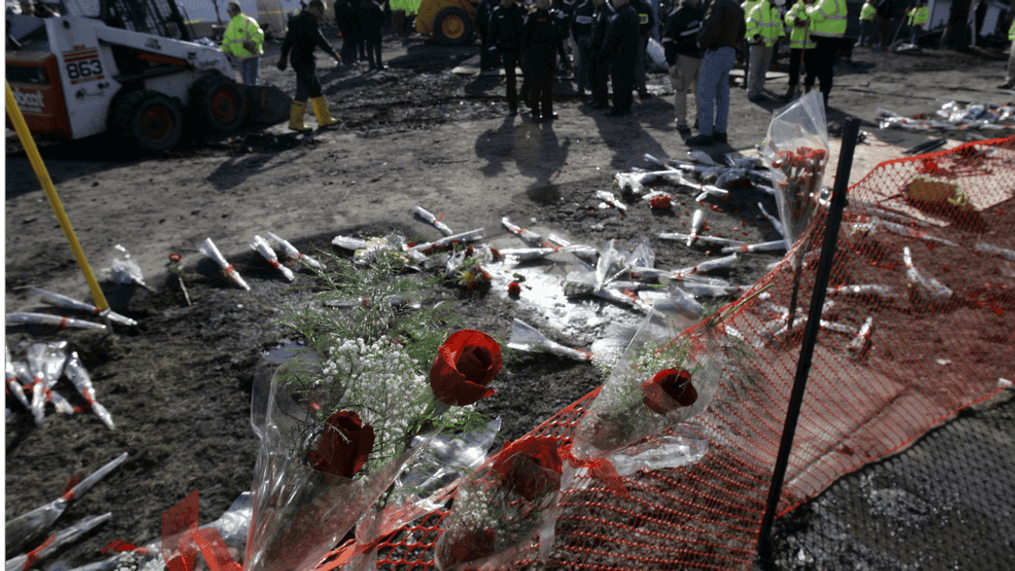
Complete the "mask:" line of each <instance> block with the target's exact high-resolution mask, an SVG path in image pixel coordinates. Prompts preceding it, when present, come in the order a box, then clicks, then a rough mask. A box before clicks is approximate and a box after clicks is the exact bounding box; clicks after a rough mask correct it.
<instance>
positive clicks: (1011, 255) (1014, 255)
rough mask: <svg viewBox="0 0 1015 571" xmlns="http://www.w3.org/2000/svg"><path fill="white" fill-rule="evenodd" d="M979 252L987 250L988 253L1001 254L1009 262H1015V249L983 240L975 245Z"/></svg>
mask: <svg viewBox="0 0 1015 571" xmlns="http://www.w3.org/2000/svg"><path fill="white" fill-rule="evenodd" d="M973 248H975V249H976V251H977V252H986V253H988V254H994V255H995V256H1001V257H1002V258H1004V259H1006V260H1008V261H1009V262H1015V250H1009V249H1007V248H999V247H997V246H992V245H990V244H985V243H983V242H977V243H976V245H974V246H973Z"/></svg>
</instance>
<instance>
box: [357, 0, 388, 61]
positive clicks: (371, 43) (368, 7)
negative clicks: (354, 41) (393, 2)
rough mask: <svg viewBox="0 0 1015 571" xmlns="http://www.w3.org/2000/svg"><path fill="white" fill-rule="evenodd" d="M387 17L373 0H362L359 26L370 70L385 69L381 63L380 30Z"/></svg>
mask: <svg viewBox="0 0 1015 571" xmlns="http://www.w3.org/2000/svg"><path fill="white" fill-rule="evenodd" d="M385 21H387V17H386V16H385V14H384V9H383V8H381V6H380V4H378V3H377V2H376V1H375V0H363V1H362V2H361V3H360V9H359V25H360V29H361V30H362V31H363V41H364V42H365V43H366V48H367V61H368V62H369V63H370V69H377V70H382V69H387V67H385V65H384V63H383V62H382V61H381V30H382V28H383V27H384V22H385Z"/></svg>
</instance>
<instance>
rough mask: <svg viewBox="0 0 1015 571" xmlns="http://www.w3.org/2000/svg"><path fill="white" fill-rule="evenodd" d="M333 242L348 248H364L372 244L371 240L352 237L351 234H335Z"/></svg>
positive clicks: (340, 246)
mask: <svg viewBox="0 0 1015 571" xmlns="http://www.w3.org/2000/svg"><path fill="white" fill-rule="evenodd" d="M331 243H332V244H333V245H335V246H338V247H339V248H344V249H346V250H362V249H365V248H367V247H368V246H369V245H370V241H369V240H364V239H363V238H352V237H350V236H335V237H334V238H332V239H331Z"/></svg>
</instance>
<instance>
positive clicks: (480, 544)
mask: <svg viewBox="0 0 1015 571" xmlns="http://www.w3.org/2000/svg"><path fill="white" fill-rule="evenodd" d="M544 470H545V469H544ZM546 471H547V473H548V475H550V476H552V475H553V474H552V473H551V472H550V471H549V470H546ZM573 477H574V471H573V470H572V469H571V468H570V467H569V466H568V463H567V462H566V461H564V462H563V463H562V466H561V472H560V473H558V474H557V478H558V482H557V484H556V485H554V486H552V487H548V488H546V489H544V490H543V491H542V492H541V493H539V494H537V495H535V496H534V497H532V498H531V499H529V498H525V497H523V496H522V495H520V494H519V493H517V492H516V491H514V490H511V489H508V488H506V487H505V486H504V485H503V483H502V482H501V481H500V479H499V478H498V476H497V474H496V473H495V472H494V471H493V470H491V469H484V470H481V471H480V472H478V473H474V474H473V475H472V476H471V477H470V478H467V479H466V481H465V482H463V483H462V485H461V486H459V488H458V489H457V491H456V492H455V498H454V504H453V506H452V508H451V512H450V513H449V514H448V516H447V517H446V518H445V519H444V521H443V522H442V526H443V528H444V531H443V533H442V534H441V536H440V538H438V540H437V544H436V546H435V555H434V562H435V563H436V565H437V568H438V569H440V570H441V571H450V570H453V569H463V568H467V569H469V570H470V571H471V570H483V571H497V570H500V569H509V568H512V564H513V563H517V562H518V561H519V560H520V559H521V558H523V557H527V556H528V553H527V552H529V551H531V549H532V544H533V542H538V545H539V547H538V557H539V559H540V560H542V561H546V559H547V557H548V556H549V552H550V549H551V547H552V546H553V538H554V528H555V527H556V524H557V519H558V518H559V516H560V513H561V507H560V505H559V504H560V498H561V490H564V489H567V488H568V487H569V486H570V481H571V479H573Z"/></svg>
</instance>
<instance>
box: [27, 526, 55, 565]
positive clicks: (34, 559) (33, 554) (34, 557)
mask: <svg viewBox="0 0 1015 571" xmlns="http://www.w3.org/2000/svg"><path fill="white" fill-rule="evenodd" d="M55 539H56V536H55V535H51V536H49V539H47V540H46V541H43V542H42V545H40V546H38V547H36V548H35V549H33V550H31V551H29V552H28V558H27V559H25V567H24V569H25V571H29V570H30V569H31V568H32V567H35V564H36V563H38V562H39V559H41V558H40V557H39V552H40V551H42V550H43V549H44V548H46V547H49V544H51V543H53V541H54V540H55Z"/></svg>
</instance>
